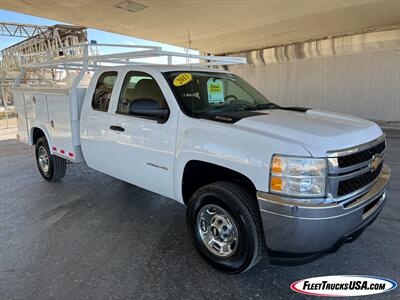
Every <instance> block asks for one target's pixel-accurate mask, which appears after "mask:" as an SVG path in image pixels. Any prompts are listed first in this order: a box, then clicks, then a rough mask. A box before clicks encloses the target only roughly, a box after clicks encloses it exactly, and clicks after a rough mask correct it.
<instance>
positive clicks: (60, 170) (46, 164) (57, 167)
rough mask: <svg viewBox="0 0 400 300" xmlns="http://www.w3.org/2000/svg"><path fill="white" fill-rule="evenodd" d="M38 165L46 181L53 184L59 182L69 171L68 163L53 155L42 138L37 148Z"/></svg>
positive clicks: (38, 141)
mask: <svg viewBox="0 0 400 300" xmlns="http://www.w3.org/2000/svg"><path fill="white" fill-rule="evenodd" d="M35 154H36V164H37V166H38V169H39V172H40V174H41V175H42V176H43V178H44V179H46V180H47V181H51V182H56V181H59V180H60V179H61V178H63V177H64V175H65V173H66V170H67V161H66V160H65V159H63V158H61V157H58V156H55V155H51V153H50V148H49V144H48V143H47V140H46V138H45V137H40V138H39V139H38V140H37V142H36V148H35Z"/></svg>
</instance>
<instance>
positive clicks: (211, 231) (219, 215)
mask: <svg viewBox="0 0 400 300" xmlns="http://www.w3.org/2000/svg"><path fill="white" fill-rule="evenodd" d="M258 214H259V212H258V210H257V208H256V205H255V204H254V200H253V199H252V198H251V195H250V194H249V193H248V192H247V191H246V190H245V189H243V188H242V187H240V186H239V185H236V184H233V183H230V182H217V183H213V184H210V185H207V186H204V187H202V188H200V189H199V190H198V191H197V192H195V193H194V195H193V196H192V197H191V199H190V200H189V203H188V207H187V214H186V223H187V229H188V232H189V235H190V237H191V239H192V241H193V243H194V246H195V247H196V249H197V250H198V251H199V253H200V254H201V256H202V257H203V258H205V259H206V260H207V261H208V262H209V263H210V264H211V265H213V266H214V267H216V268H217V269H220V270H222V271H225V272H227V273H241V272H244V271H247V270H248V269H250V268H251V267H252V266H254V265H255V264H256V263H257V262H258V261H259V260H260V259H261V254H262V252H263V249H264V239H263V233H262V226H261V222H260V218H259V215H258Z"/></svg>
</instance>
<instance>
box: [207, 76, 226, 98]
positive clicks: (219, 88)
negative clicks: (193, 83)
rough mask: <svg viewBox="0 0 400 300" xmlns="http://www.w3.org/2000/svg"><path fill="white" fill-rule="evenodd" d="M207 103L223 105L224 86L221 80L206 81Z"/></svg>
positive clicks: (211, 79)
mask: <svg viewBox="0 0 400 300" xmlns="http://www.w3.org/2000/svg"><path fill="white" fill-rule="evenodd" d="M207 91H208V103H210V104H219V103H224V84H223V82H222V80H221V79H214V78H210V79H208V80H207Z"/></svg>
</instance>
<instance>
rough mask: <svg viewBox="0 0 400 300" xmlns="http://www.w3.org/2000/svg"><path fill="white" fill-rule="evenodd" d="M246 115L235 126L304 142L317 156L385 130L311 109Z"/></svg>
mask: <svg viewBox="0 0 400 300" xmlns="http://www.w3.org/2000/svg"><path fill="white" fill-rule="evenodd" d="M259 112H261V113H263V114H262V115H258V116H253V117H249V118H243V119H241V120H240V121H238V122H236V123H235V124H234V126H238V127H240V128H242V129H245V130H249V131H253V132H255V133H258V134H261V135H267V136H270V137H273V138H276V139H281V140H285V141H288V142H292V143H296V144H299V145H302V146H303V147H304V148H305V149H306V150H307V151H308V152H310V154H311V155H312V156H314V157H324V156H326V152H327V151H332V150H341V149H346V148H349V147H353V146H357V145H360V144H364V143H367V142H369V141H372V140H374V139H376V138H378V137H379V136H381V135H382V130H381V129H380V128H379V126H378V125H376V124H375V123H373V122H371V121H367V120H364V119H361V118H357V117H353V116H348V115H342V114H338V113H332V112H326V111H320V110H314V109H310V110H307V111H306V112H296V111H289V110H279V109H269V110H263V111H259Z"/></svg>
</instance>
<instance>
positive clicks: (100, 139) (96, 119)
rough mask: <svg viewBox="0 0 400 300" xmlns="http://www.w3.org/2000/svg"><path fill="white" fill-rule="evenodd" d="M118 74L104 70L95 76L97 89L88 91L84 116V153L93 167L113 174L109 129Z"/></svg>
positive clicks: (82, 137) (86, 159)
mask: <svg viewBox="0 0 400 300" xmlns="http://www.w3.org/2000/svg"><path fill="white" fill-rule="evenodd" d="M117 77H118V72H117V71H104V72H99V73H97V74H95V76H94V77H93V79H92V81H93V86H90V87H89V88H88V90H87V94H86V96H85V100H84V103H83V105H82V113H81V122H80V126H81V130H80V132H81V144H82V153H83V156H84V158H85V161H86V163H87V164H88V166H89V167H91V168H93V169H96V170H99V171H102V172H104V173H107V174H111V173H112V172H113V170H114V166H113V165H112V164H111V162H110V161H109V159H108V156H109V155H110V153H109V152H108V151H107V143H108V142H107V132H108V130H107V128H108V123H109V116H110V114H109V111H110V101H111V98H113V97H117V96H116V95H115V89H114V86H115V84H116V80H117Z"/></svg>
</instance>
